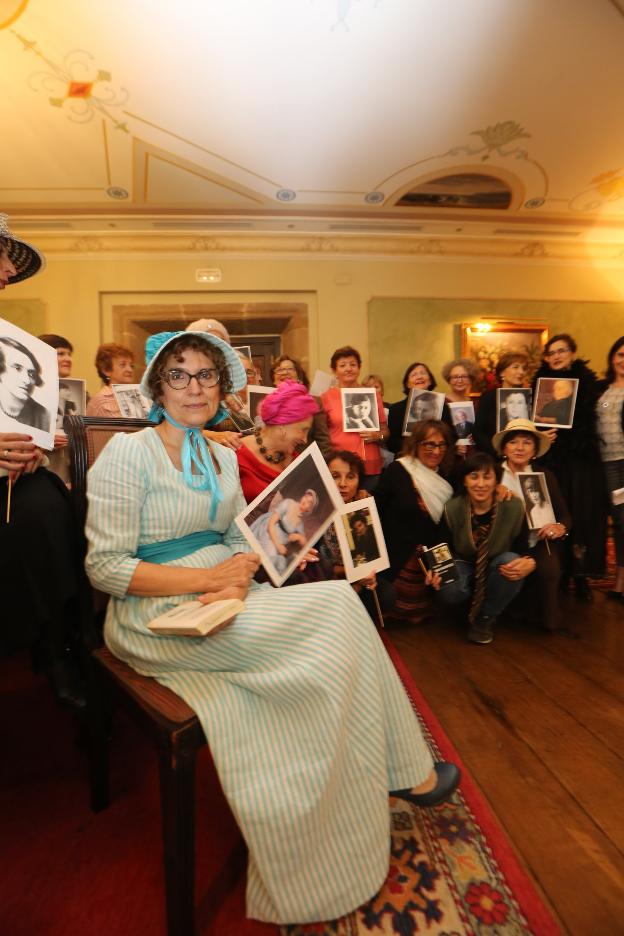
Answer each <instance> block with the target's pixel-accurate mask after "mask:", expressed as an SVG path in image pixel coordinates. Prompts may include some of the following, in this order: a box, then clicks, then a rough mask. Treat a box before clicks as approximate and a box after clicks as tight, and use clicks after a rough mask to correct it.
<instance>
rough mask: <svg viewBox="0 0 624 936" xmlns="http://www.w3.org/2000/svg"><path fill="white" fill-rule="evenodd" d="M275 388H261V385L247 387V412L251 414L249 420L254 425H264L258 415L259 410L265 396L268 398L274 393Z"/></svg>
mask: <svg viewBox="0 0 624 936" xmlns="http://www.w3.org/2000/svg"><path fill="white" fill-rule="evenodd" d="M274 390H275V387H261V386H260V384H248V385H247V406H246V410H247V413H248V414H249V418H250V419H251V421H252V422H253V424H254V425H256V426H258V425H262V419H261V418H260V414H259V413H258V408H259V406H260V404H261V403H262V401H263V400H264V398H265V396H268V395H269V393H273V392H274Z"/></svg>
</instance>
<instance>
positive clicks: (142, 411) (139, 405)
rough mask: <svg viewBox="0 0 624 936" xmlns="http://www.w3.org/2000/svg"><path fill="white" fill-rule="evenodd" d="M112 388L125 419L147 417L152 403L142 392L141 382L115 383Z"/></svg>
mask: <svg viewBox="0 0 624 936" xmlns="http://www.w3.org/2000/svg"><path fill="white" fill-rule="evenodd" d="M111 389H112V391H113V393H114V394H115V399H116V400H117V405H118V407H119V409H120V410H121V415H122V416H123V417H124V419H147V417H148V416H149V412H150V410H151V408H152V403H151V400H148V399H147V397H144V396H143V394H142V393H141V385H140V384H119V383H115V384H111Z"/></svg>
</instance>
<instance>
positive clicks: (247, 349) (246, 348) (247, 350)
mask: <svg viewBox="0 0 624 936" xmlns="http://www.w3.org/2000/svg"><path fill="white" fill-rule="evenodd" d="M234 350H235V351H238V353H239V354H242V355H243V357H246V358H247V360H248V361H251V346H250V345H248V344H246V345H238V346H237V347H236V348H234Z"/></svg>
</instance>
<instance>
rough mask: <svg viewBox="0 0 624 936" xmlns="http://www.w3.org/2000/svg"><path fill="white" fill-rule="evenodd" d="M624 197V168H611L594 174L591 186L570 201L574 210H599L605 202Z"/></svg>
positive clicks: (570, 205)
mask: <svg viewBox="0 0 624 936" xmlns="http://www.w3.org/2000/svg"><path fill="white" fill-rule="evenodd" d="M620 198H624V169H623V168H622V167H620V168H619V169H609V170H608V171H607V172H601V173H600V175H597V176H594V178H593V179H592V180H591V184H590V187H589V188H586V189H584V190H583V191H582V192H580V193H579V194H578V195H575V196H574V198H571V199H570V201H569V207H570V208H571V210H572V211H597V210H598V209H599V208H600V207H601V206H602V205H604V204H605V202H615V201H619V199H620Z"/></svg>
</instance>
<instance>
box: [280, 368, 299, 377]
mask: <svg viewBox="0 0 624 936" xmlns="http://www.w3.org/2000/svg"><path fill="white" fill-rule="evenodd" d="M296 373H297V371H296V369H295V368H294V367H280V369H279V370H276V371H275V376H276V377H288V376H289V375H290V374H296Z"/></svg>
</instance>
